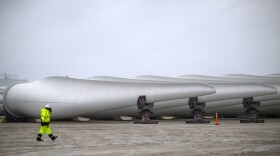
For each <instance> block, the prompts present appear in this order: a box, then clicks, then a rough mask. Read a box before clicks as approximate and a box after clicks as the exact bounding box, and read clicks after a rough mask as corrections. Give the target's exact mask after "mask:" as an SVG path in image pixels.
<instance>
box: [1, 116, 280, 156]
mask: <svg viewBox="0 0 280 156" xmlns="http://www.w3.org/2000/svg"><path fill="white" fill-rule="evenodd" d="M220 123H221V125H219V126H215V125H214V121H212V123H211V124H210V125H209V124H208V125H186V124H184V121H183V120H175V121H174V120H172V121H170V120H168V121H167V120H164V121H160V122H159V124H158V125H134V124H133V123H132V122H131V121H89V122H54V123H52V124H51V127H52V131H53V133H54V134H55V135H58V136H59V137H58V139H57V140H55V141H51V140H50V139H49V138H48V137H47V136H46V135H44V137H43V139H44V141H43V142H37V141H36V136H37V132H38V129H39V126H40V125H39V123H1V124H0V155H28V156H30V155H31V156H32V155H34V156H35V155H36V156H37V155H61V156H63V155H122V156H126V155H165V156H170V155H279V154H280V119H267V120H266V123H259V124H240V123H239V120H237V119H231V120H229V119H221V120H220Z"/></svg>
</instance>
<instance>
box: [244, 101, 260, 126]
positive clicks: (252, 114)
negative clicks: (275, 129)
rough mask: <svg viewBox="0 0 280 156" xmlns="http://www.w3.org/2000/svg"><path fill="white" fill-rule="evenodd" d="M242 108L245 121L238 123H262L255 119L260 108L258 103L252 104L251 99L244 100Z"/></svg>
mask: <svg viewBox="0 0 280 156" xmlns="http://www.w3.org/2000/svg"><path fill="white" fill-rule="evenodd" d="M243 106H244V109H245V113H246V115H247V119H246V120H240V123H252V122H253V123H264V120H260V119H258V118H257V115H258V113H259V110H258V108H259V107H260V102H254V101H253V98H252V97H250V98H244V99H243Z"/></svg>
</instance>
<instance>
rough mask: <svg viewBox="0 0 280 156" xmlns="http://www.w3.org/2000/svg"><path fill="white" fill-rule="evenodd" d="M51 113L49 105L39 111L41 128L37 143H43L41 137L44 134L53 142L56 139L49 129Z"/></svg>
mask: <svg viewBox="0 0 280 156" xmlns="http://www.w3.org/2000/svg"><path fill="white" fill-rule="evenodd" d="M51 113H52V108H51V106H50V105H49V104H47V105H46V106H45V108H42V109H41V127H40V130H39V133H38V136H37V141H43V140H42V138H41V137H42V135H43V134H44V133H45V132H46V133H47V135H48V136H49V137H50V138H51V139H52V140H55V139H56V138H57V136H54V135H53V134H52V131H51V128H50V121H51Z"/></svg>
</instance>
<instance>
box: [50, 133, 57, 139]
mask: <svg viewBox="0 0 280 156" xmlns="http://www.w3.org/2000/svg"><path fill="white" fill-rule="evenodd" d="M49 137H50V138H51V139H52V141H54V140H55V139H56V138H57V136H54V135H52V134H50V135H49Z"/></svg>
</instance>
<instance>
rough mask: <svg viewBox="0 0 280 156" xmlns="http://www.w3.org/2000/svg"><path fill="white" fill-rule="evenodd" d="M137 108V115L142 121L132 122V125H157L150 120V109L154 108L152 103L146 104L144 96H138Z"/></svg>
mask: <svg viewBox="0 0 280 156" xmlns="http://www.w3.org/2000/svg"><path fill="white" fill-rule="evenodd" d="M137 107H138V110H139V114H140V115H142V120H140V121H134V124H157V123H158V122H157V121H153V120H151V119H150V115H151V114H153V112H152V109H153V108H154V103H147V102H146V96H139V97H138V100H137Z"/></svg>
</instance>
